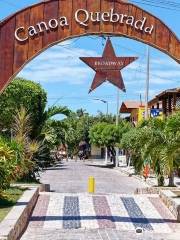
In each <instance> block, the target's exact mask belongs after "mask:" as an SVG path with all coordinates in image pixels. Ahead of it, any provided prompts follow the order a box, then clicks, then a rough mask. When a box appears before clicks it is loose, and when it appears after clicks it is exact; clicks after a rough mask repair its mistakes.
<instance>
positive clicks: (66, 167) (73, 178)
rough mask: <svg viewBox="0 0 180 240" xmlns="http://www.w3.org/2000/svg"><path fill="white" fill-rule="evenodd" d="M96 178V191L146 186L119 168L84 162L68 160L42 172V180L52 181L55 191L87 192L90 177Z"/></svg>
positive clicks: (116, 190)
mask: <svg viewBox="0 0 180 240" xmlns="http://www.w3.org/2000/svg"><path fill="white" fill-rule="evenodd" d="M89 176H93V177H95V179H96V193H98V194H99V193H105V194H107V193H134V191H135V189H136V188H137V187H143V186H146V185H145V184H144V183H142V182H141V181H140V180H138V179H134V178H130V177H127V176H126V175H125V174H122V173H120V172H119V171H118V170H113V169H109V168H103V167H98V166H89V165H88V163H85V164H84V163H83V162H80V161H79V162H74V161H71V162H68V163H66V162H65V163H64V164H63V165H62V166H59V167H55V168H51V169H49V170H47V171H46V172H45V173H44V174H42V178H41V182H42V183H50V185H51V190H52V191H55V192H61V193H62V192H66V193H68V192H69V193H79V192H87V183H88V177H89Z"/></svg>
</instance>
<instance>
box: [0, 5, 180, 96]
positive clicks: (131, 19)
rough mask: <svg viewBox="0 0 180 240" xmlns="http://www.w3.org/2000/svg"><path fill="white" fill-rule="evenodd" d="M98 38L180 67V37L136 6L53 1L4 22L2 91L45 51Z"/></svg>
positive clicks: (0, 37)
mask: <svg viewBox="0 0 180 240" xmlns="http://www.w3.org/2000/svg"><path fill="white" fill-rule="evenodd" d="M92 34H93V35H102V34H108V35H114V36H124V37H127V38H131V39H135V40H137V41H140V42H143V43H146V44H149V45H151V46H152V47H155V48H157V49H159V50H160V51H162V52H164V53H166V54H168V55H169V56H170V57H172V58H173V59H174V60H175V61H177V62H178V63H180V41H179V39H178V38H177V36H176V35H175V34H174V33H173V31H172V30H171V29H169V28H168V27H167V26H166V25H165V24H164V23H163V22H162V21H161V20H160V19H158V18H157V17H155V16H153V15H152V14H150V13H148V12H147V11H144V10H143V9H141V8H139V7H138V6H136V5H134V4H132V3H126V2H123V1H121V0H113V1H111V0H49V1H43V2H40V3H37V4H35V5H32V6H30V7H27V8H25V9H23V10H21V11H19V12H17V13H15V14H14V15H12V16H10V17H8V18H7V19H5V20H4V21H2V22H0V90H1V91H2V90H3V89H4V88H5V87H6V86H7V85H8V83H9V82H10V81H11V80H12V79H13V77H15V76H16V75H17V74H18V72H19V71H20V70H21V69H22V68H23V67H24V66H25V65H26V64H27V63H28V62H29V61H31V60H32V59H33V58H35V57H36V56H37V55H39V54H40V53H41V52H42V51H44V50H45V49H47V48H49V47H51V46H53V45H55V44H57V43H58V42H62V41H64V40H67V39H71V38H74V37H78V36H87V35H92ZM119 64H121V63H119Z"/></svg>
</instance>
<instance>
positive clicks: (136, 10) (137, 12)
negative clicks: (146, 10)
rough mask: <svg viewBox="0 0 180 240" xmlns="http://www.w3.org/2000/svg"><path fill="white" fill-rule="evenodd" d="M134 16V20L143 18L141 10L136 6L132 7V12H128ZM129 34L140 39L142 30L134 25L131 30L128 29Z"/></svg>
mask: <svg viewBox="0 0 180 240" xmlns="http://www.w3.org/2000/svg"><path fill="white" fill-rule="evenodd" d="M130 13H131V15H133V16H135V21H138V20H142V18H143V11H142V10H141V9H139V8H137V7H135V8H134V7H133V8H132V12H129V14H130ZM128 34H129V36H130V37H131V36H132V37H133V38H135V39H141V38H142V35H143V33H142V31H141V30H139V29H136V28H135V27H133V28H132V30H131V31H130V30H129V31H128Z"/></svg>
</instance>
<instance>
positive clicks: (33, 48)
mask: <svg viewBox="0 0 180 240" xmlns="http://www.w3.org/2000/svg"><path fill="white" fill-rule="evenodd" d="M44 4H45V3H42V4H41V5H37V6H34V7H32V8H31V11H30V26H36V24H37V23H39V22H42V21H43V19H44ZM46 4H47V3H46ZM42 37H43V34H38V35H36V36H35V37H33V38H29V50H28V59H31V58H33V57H34V56H35V55H36V54H38V53H39V52H40V51H41V50H42V46H43V45H42Z"/></svg>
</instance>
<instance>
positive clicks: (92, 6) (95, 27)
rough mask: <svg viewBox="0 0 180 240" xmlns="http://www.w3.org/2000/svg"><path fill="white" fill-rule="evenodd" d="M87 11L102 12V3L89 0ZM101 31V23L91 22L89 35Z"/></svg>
mask: <svg viewBox="0 0 180 240" xmlns="http://www.w3.org/2000/svg"><path fill="white" fill-rule="evenodd" d="M87 11H88V12H100V11H101V1H100V0H95V1H92V0H87ZM99 31H100V22H92V21H90V22H89V24H88V29H87V33H93V34H95V33H97V34H99Z"/></svg>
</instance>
